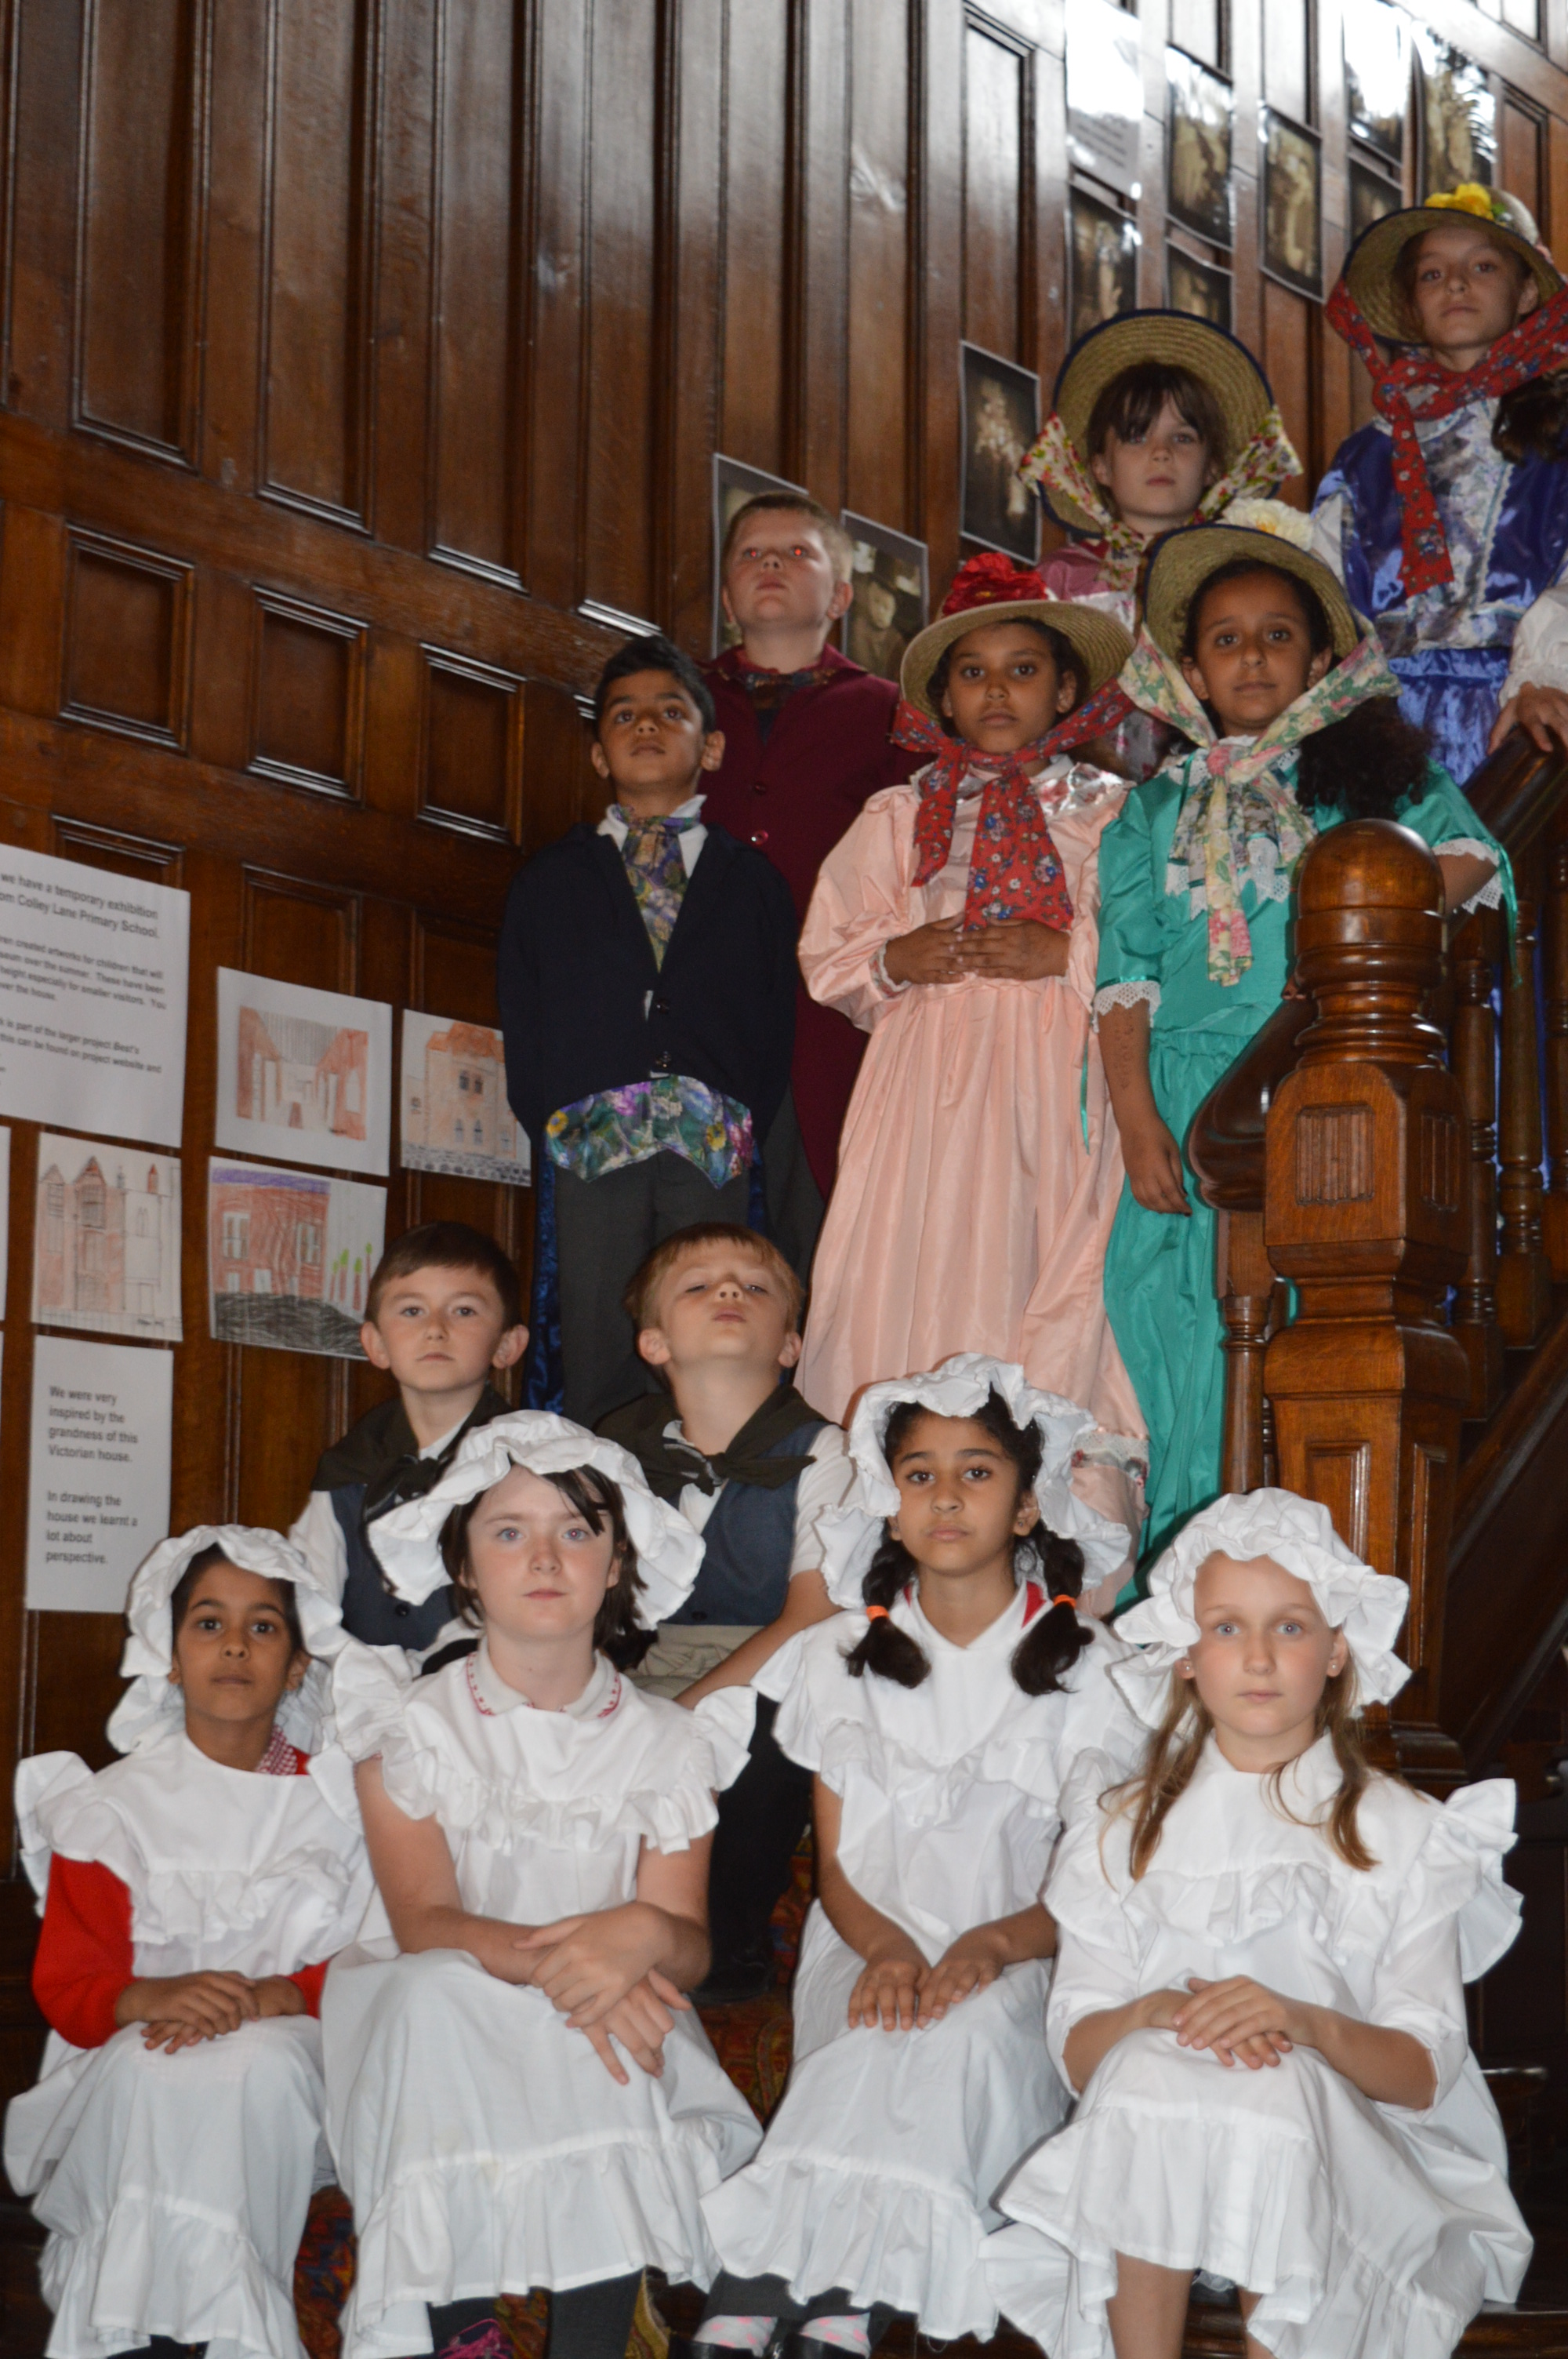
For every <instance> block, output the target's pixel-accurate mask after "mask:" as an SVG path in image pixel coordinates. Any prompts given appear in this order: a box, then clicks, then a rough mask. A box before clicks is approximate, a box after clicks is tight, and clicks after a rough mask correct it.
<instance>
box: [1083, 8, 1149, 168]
mask: <svg viewBox="0 0 1568 2359" xmlns="http://www.w3.org/2000/svg"><path fill="white" fill-rule="evenodd" d="M1065 17H1066V34H1067V160H1068V161H1069V163H1071V164H1072V165H1074V166H1075V167H1076V169H1077V170H1078V171H1080V172H1087V173H1089V174H1090V175H1091V176H1092V177H1093V178H1094V179H1097V180H1103V181H1104V182H1105V184H1106V186H1107V188H1110V189H1118V190H1120V192H1121V194H1122V195H1123V196H1124V197H1130V198H1131V199H1132V200H1133V201H1134V202H1136V201H1137V199H1138V198H1139V197H1140V195H1141V193H1142V187H1141V178H1140V173H1141V147H1142V141H1143V64H1142V60H1141V57H1140V55H1139V31H1140V27H1139V23H1138V18H1137V17H1136V16H1134V15H1131V14H1130V12H1129V11H1128V10H1127V9H1125V8H1120V7H1118V6H1117V5H1116V0H1073V5H1072V6H1071V7H1070V8H1069V9H1067V10H1066V11H1065Z"/></svg>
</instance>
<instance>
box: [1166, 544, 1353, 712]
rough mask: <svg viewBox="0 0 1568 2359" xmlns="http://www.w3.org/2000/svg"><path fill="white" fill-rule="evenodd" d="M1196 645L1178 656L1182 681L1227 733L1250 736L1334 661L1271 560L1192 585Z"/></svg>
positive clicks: (1291, 587) (1286, 578)
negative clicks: (1214, 584) (1210, 584)
mask: <svg viewBox="0 0 1568 2359" xmlns="http://www.w3.org/2000/svg"><path fill="white" fill-rule="evenodd" d="M1198 600H1199V605H1198V620H1197V629H1196V632H1195V644H1196V647H1197V653H1196V655H1195V656H1184V657H1183V658H1182V669H1183V671H1184V673H1185V675H1186V679H1187V685H1188V687H1189V688H1190V689H1191V690H1193V693H1194V694H1195V696H1196V697H1198V698H1199V699H1200V701H1202V702H1203V703H1205V704H1211V705H1212V706H1213V707H1214V709H1215V711H1216V712H1217V714H1218V715H1219V723H1220V728H1221V730H1222V731H1223V733H1224V734H1225V735H1226V736H1227V737H1256V736H1258V735H1259V734H1260V733H1261V732H1262V731H1263V730H1265V729H1267V727H1268V726H1269V723H1271V721H1277V720H1278V719H1279V717H1280V715H1281V712H1284V710H1285V708H1286V707H1287V705H1292V704H1293V703H1294V702H1295V701H1296V699H1297V697H1298V696H1302V695H1304V693H1305V692H1306V690H1308V689H1309V688H1314V687H1315V686H1316V684H1317V682H1318V681H1319V680H1320V679H1322V678H1323V676H1324V674H1325V671H1327V669H1328V668H1329V666H1330V664H1332V662H1333V661H1334V656H1333V651H1332V650H1331V649H1330V648H1327V647H1322V648H1320V649H1319V650H1318V652H1317V653H1316V654H1315V655H1314V653H1313V646H1312V633H1311V631H1310V629H1309V628H1308V625H1307V618H1306V615H1305V613H1304V612H1303V607H1302V603H1301V600H1300V599H1299V598H1298V597H1297V596H1296V592H1295V585H1294V583H1293V582H1292V580H1291V577H1290V575H1289V574H1288V573H1276V572H1275V571H1273V569H1272V568H1271V567H1270V568H1268V569H1266V570H1260V571H1258V572H1256V573H1243V574H1241V575H1239V576H1238V578H1237V579H1236V580H1235V581H1231V582H1221V583H1220V584H1219V586H1218V588H1217V589H1214V590H1200V591H1199V592H1198Z"/></svg>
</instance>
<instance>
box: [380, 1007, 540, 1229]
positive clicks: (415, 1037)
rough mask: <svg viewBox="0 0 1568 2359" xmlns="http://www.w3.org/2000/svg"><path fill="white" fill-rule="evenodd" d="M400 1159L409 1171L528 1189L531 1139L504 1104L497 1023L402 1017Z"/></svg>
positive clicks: (412, 1012) (410, 1012)
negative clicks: (508, 1183) (529, 1139)
mask: <svg viewBox="0 0 1568 2359" xmlns="http://www.w3.org/2000/svg"><path fill="white" fill-rule="evenodd" d="M400 1136H401V1154H402V1158H403V1168H404V1169H405V1170H406V1171H449V1172H452V1173H454V1174H455V1175H456V1176H457V1177H458V1178H460V1179H468V1180H503V1181H509V1182H510V1183H511V1185H512V1186H513V1187H515V1188H521V1187H526V1185H527V1183H528V1138H527V1134H526V1132H525V1131H524V1128H523V1125H522V1124H521V1123H520V1122H519V1121H518V1119H517V1117H516V1115H515V1114H514V1113H513V1111H512V1108H511V1106H510V1105H509V1104H508V1103H507V1100H506V1060H505V1057H504V1055H503V1049H502V1045H501V1032H500V1029H499V1027H497V1026H495V1025H492V1024H465V1023H462V1022H460V1020H459V1019H458V1018H457V1017H455V1016H426V1015H423V1014H421V1013H420V1012H419V1011H418V1010H417V1009H416V1008H413V1007H406V1008H405V1009H404V1011H403V1103H402V1120H401V1125H400Z"/></svg>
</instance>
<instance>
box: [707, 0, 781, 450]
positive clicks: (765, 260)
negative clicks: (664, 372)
mask: <svg viewBox="0 0 1568 2359" xmlns="http://www.w3.org/2000/svg"><path fill="white" fill-rule="evenodd" d="M791 15H792V10H791V8H790V7H789V6H787V5H783V0H777V5H773V6H771V7H766V8H748V9H746V10H744V11H743V12H742V11H737V9H736V7H735V5H734V0H730V9H729V40H728V55H727V57H726V59H725V60H724V72H725V84H724V95H725V108H724V133H725V152H724V291H723V303H724V312H723V320H724V363H723V369H724V375H723V387H724V390H723V407H722V409H721V411H720V414H719V449H720V450H721V451H726V452H728V454H729V456H730V458H731V459H741V460H744V462H746V464H747V465H748V466H749V467H765V468H767V469H768V471H769V472H770V473H773V474H775V475H786V476H787V475H788V474H789V473H790V468H789V465H788V463H787V453H786V451H785V450H784V409H785V400H784V383H785V365H786V354H785V343H784V314H785V299H786V293H785V272H786V256H787V246H786V243H785V231H786V208H785V196H784V192H785V190H786V188H787V187H788V185H789V163H790V157H789V121H790V112H789V92H790V63H791V60H790V38H789V37H790V18H791Z"/></svg>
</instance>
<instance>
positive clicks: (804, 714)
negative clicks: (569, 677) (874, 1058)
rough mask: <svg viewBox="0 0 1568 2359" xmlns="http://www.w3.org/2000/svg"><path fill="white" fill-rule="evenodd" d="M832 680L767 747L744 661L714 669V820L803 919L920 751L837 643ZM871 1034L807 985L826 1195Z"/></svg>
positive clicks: (815, 1121) (806, 1074)
mask: <svg viewBox="0 0 1568 2359" xmlns="http://www.w3.org/2000/svg"><path fill="white" fill-rule="evenodd" d="M823 661H824V663H825V664H827V665H828V666H829V667H830V669H831V672H832V677H831V679H827V680H825V681H824V682H823V683H822V685H821V686H820V687H819V688H803V689H797V690H795V694H794V695H793V696H790V697H787V698H786V699H785V701H784V704H783V705H782V706H781V708H780V710H779V712H778V715H777V718H776V719H775V720H774V722H773V729H772V731H771V732H770V734H769V736H768V741H767V744H766V745H763V743H762V735H761V733H760V732H759V730H758V728H757V717H756V714H755V713H754V712H752V702H751V699H750V698H749V697H748V695H747V694H746V691H745V690H744V688H743V687H742V686H741V681H740V677H739V675H740V672H741V658H740V655H739V652H738V650H736V649H735V648H730V649H729V650H728V651H727V652H726V653H725V654H723V655H721V656H720V657H719V658H718V659H717V661H715V662H713V663H710V664H709V665H708V666H707V668H706V669H707V677H708V686H709V688H710V689H711V690H713V701H714V703H715V704H716V706H717V707H718V714H719V728H720V729H722V730H723V732H724V760H723V763H722V764H721V766H719V769H717V770H716V771H715V772H714V773H713V774H712V776H711V777H709V778H708V779H707V780H705V781H704V788H705V791H706V793H707V797H708V800H707V803H706V804H705V806H704V808H703V814H702V815H703V818H704V819H705V820H716V821H718V823H719V826H720V827H727V828H728V829H729V830H730V833H731V834H732V835H738V836H739V837H740V839H741V843H754V844H755V845H756V847H757V849H758V851H759V852H765V853H766V854H767V856H768V858H769V859H770V860H771V861H772V862H773V865H774V866H775V867H776V868H777V869H778V870H779V871H780V873H781V874H782V875H783V876H784V881H785V883H786V884H787V885H788V886H789V889H790V892H791V893H792V895H793V896H794V898H795V917H796V919H797V920H798V921H801V922H804V920H805V918H806V904H807V903H808V902H809V900H810V899H811V891H812V887H813V886H814V885H815V884H816V872H817V870H818V869H819V868H820V867H821V865H822V863H823V861H824V860H825V859H826V858H827V854H828V853H829V852H831V851H832V849H833V846H834V845H835V844H836V843H838V839H839V837H840V836H841V835H842V834H843V833H844V832H845V831H846V830H847V828H848V827H849V823H850V821H852V820H853V819H854V818H855V817H856V815H857V814H858V812H859V811H860V806H861V805H862V803H864V802H865V801H866V799H867V798H868V797H869V796H871V795H874V794H875V793H876V791H877V788H879V787H893V786H898V785H899V784H901V783H902V781H903V779H905V778H907V777H909V776H910V774H911V772H912V771H914V769H915V768H916V767H917V766H918V764H919V756H917V755H915V754H913V753H909V752H907V751H906V750H905V749H904V748H903V746H901V745H891V744H890V743H889V741H888V732H889V730H890V729H891V728H892V716H893V709H894V707H895V705H896V704H897V702H898V690H897V689H896V688H894V686H893V684H892V681H891V680H886V679H877V678H876V676H875V675H874V673H871V672H869V671H862V670H861V669H860V665H859V664H852V663H851V662H850V661H849V658H848V657H847V656H841V655H839V654H838V651H837V649H836V648H833V647H829V648H827V650H826V652H825V654H824V657H823ZM864 1047H865V1035H864V1033H863V1032H860V1031H858V1030H857V1029H856V1027H855V1026H854V1025H853V1024H851V1023H850V1022H849V1018H848V1017H847V1016H840V1015H838V1013H837V1011H836V1010H835V1009H833V1008H831V1007H819V1006H817V1004H816V1000H815V999H813V998H812V997H811V996H810V995H809V994H808V993H807V991H806V986H805V984H802V985H801V986H800V990H799V994H798V998H797V1003H796V1010H795V1062H794V1066H793V1068H792V1070H791V1075H790V1080H791V1085H792V1087H793V1089H794V1093H795V1115H796V1119H797V1120H798V1122H799V1124H800V1132H801V1137H802V1139H803V1141H804V1143H805V1147H806V1158H807V1159H808V1161H809V1162H810V1165H811V1169H812V1172H813V1174H814V1176H815V1178H816V1184H817V1186H818V1187H819V1188H820V1189H821V1190H822V1192H823V1194H824V1195H825V1196H826V1195H827V1192H828V1190H830V1189H831V1187H832V1185H833V1175H834V1172H835V1170H836V1169H837V1168H838V1134H839V1132H840V1130H841V1129H842V1128H843V1126H844V1116H845V1114H846V1113H847V1112H848V1111H849V1093H850V1092H851V1091H852V1090H853V1088H854V1086H855V1075H856V1074H857V1072H858V1071H860V1053H861V1050H862V1049H864Z"/></svg>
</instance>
